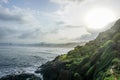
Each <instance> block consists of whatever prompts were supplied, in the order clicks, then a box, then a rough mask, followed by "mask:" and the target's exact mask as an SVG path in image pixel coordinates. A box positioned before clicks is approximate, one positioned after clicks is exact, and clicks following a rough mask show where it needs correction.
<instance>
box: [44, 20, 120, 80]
mask: <svg viewBox="0 0 120 80" xmlns="http://www.w3.org/2000/svg"><path fill="white" fill-rule="evenodd" d="M49 63H52V64H54V66H55V65H56V66H57V67H56V69H55V70H58V72H57V74H58V75H57V76H53V75H51V76H53V77H54V78H53V79H51V80H58V79H59V74H60V73H61V70H62V71H66V70H67V71H68V72H69V73H71V74H72V79H71V80H114V79H115V78H117V79H118V80H120V20H118V21H117V22H116V24H115V25H114V26H113V27H112V28H111V29H109V30H107V31H105V32H102V33H100V34H99V35H98V37H97V38H96V39H95V40H93V41H90V42H88V43H86V44H85V45H84V46H76V47H75V48H74V49H73V50H71V51H69V52H68V53H67V54H64V55H61V56H58V57H57V58H56V59H55V60H53V61H51V62H49ZM49 63H47V64H46V65H47V66H51V67H53V65H51V64H49ZM59 64H60V65H59ZM60 66H61V67H60ZM113 66H114V68H113ZM44 67H46V66H44ZM44 67H43V71H42V72H43V76H44V77H45V76H46V75H45V74H46V73H49V72H48V70H49V68H44ZM51 67H50V68H51ZM58 68H59V69H58ZM110 70H113V72H114V74H115V75H114V74H113V73H111V72H110ZM45 71H46V73H45ZM55 74H56V73H55ZM63 77H64V75H63ZM46 80H47V79H46Z"/></svg>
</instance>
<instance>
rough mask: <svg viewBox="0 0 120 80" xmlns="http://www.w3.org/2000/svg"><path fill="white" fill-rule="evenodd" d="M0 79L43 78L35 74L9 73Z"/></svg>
mask: <svg viewBox="0 0 120 80" xmlns="http://www.w3.org/2000/svg"><path fill="white" fill-rule="evenodd" d="M0 80H41V79H40V78H39V77H37V76H35V75H34V74H19V75H7V76H5V77H2V78H0Z"/></svg>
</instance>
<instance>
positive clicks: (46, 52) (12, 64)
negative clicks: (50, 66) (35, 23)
mask: <svg viewBox="0 0 120 80" xmlns="http://www.w3.org/2000/svg"><path fill="white" fill-rule="evenodd" d="M69 50H71V48H53V47H52V48H51V47H24V46H0V77H2V76H5V75H9V74H19V73H34V71H35V70H36V69H37V68H38V67H39V66H40V65H42V64H44V63H46V62H47V61H50V60H53V59H54V58H55V57H56V56H58V55H61V54H66V53H67V52H68V51H69Z"/></svg>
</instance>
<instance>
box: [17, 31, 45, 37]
mask: <svg viewBox="0 0 120 80" xmlns="http://www.w3.org/2000/svg"><path fill="white" fill-rule="evenodd" d="M38 34H39V35H38ZM42 35H43V33H42V31H41V30H40V29H36V30H34V31H27V32H23V33H22V34H21V35H20V36H19V39H32V38H38V37H39V38H41V37H42Z"/></svg>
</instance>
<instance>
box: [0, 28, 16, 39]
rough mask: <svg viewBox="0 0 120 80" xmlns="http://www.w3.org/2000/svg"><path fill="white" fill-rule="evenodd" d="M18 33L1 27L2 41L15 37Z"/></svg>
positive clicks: (0, 35)
mask: <svg viewBox="0 0 120 80" xmlns="http://www.w3.org/2000/svg"><path fill="white" fill-rule="evenodd" d="M16 33H17V31H16V30H13V29H10V28H7V27H5V26H4V27H0V39H4V38H9V37H11V36H14V34H16Z"/></svg>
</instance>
